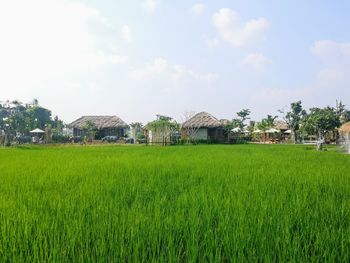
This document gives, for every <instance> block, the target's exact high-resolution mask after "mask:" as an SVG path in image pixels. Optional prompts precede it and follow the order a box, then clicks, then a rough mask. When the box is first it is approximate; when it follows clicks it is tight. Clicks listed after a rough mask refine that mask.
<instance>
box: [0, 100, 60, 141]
mask: <svg viewBox="0 0 350 263" xmlns="http://www.w3.org/2000/svg"><path fill="white" fill-rule="evenodd" d="M47 125H51V126H52V127H53V128H54V131H55V132H56V133H59V132H61V131H62V128H63V122H62V121H61V120H59V119H58V117H57V116H56V117H55V118H54V119H52V118H51V111H50V110H48V109H45V108H43V107H41V106H39V103H38V100H36V99H35V100H34V101H33V103H32V104H24V103H21V102H19V101H6V102H4V103H0V130H1V129H2V130H6V132H7V133H8V134H12V135H16V133H20V134H28V133H29V131H31V130H33V129H35V128H40V129H42V130H44V129H45V127H46V126H47Z"/></svg>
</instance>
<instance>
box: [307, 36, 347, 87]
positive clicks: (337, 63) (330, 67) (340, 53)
mask: <svg viewBox="0 0 350 263" xmlns="http://www.w3.org/2000/svg"><path fill="white" fill-rule="evenodd" d="M310 51H311V53H312V54H313V55H314V56H315V57H317V58H318V59H319V60H320V61H321V62H322V69H321V70H320V72H319V79H320V80H321V81H322V82H323V83H333V84H336V83H338V84H339V83H343V84H345V83H348V82H350V43H339V42H336V41H332V40H320V41H316V42H315V43H314V45H313V46H312V47H311V49H310Z"/></svg>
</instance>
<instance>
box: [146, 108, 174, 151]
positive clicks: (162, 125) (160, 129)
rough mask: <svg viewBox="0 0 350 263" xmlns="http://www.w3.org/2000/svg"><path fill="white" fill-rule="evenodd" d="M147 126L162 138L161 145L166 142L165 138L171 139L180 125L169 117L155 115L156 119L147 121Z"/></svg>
mask: <svg viewBox="0 0 350 263" xmlns="http://www.w3.org/2000/svg"><path fill="white" fill-rule="evenodd" d="M147 126H148V128H149V129H150V130H151V131H153V132H156V133H157V134H158V135H159V136H160V137H161V140H162V142H161V143H162V145H165V144H166V143H167V138H169V139H170V141H173V140H174V138H176V135H177V134H178V132H179V128H180V125H179V124H178V123H177V122H176V121H175V120H174V119H173V118H171V117H168V116H164V115H159V114H158V115H157V119H156V120H154V121H152V122H150V123H148V125H147Z"/></svg>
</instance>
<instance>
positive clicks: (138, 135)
mask: <svg viewBox="0 0 350 263" xmlns="http://www.w3.org/2000/svg"><path fill="white" fill-rule="evenodd" d="M130 127H131V128H132V137H133V138H134V140H140V139H144V138H145V135H144V133H143V131H142V128H143V125H142V123H141V122H133V123H131V124H130Z"/></svg>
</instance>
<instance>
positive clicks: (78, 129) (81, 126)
mask: <svg viewBox="0 0 350 263" xmlns="http://www.w3.org/2000/svg"><path fill="white" fill-rule="evenodd" d="M89 122H90V123H92V124H93V125H94V126H95V127H96V129H97V132H96V135H95V139H101V138H103V137H105V136H117V137H119V138H120V137H123V136H124V135H125V133H126V129H129V125H128V124H127V123H126V122H124V121H123V120H122V119H120V118H119V117H117V116H83V117H81V118H79V119H77V120H76V121H73V122H72V123H71V124H69V125H68V127H70V128H72V129H73V135H74V136H85V135H86V129H85V127H86V125H87V123H89Z"/></svg>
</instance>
